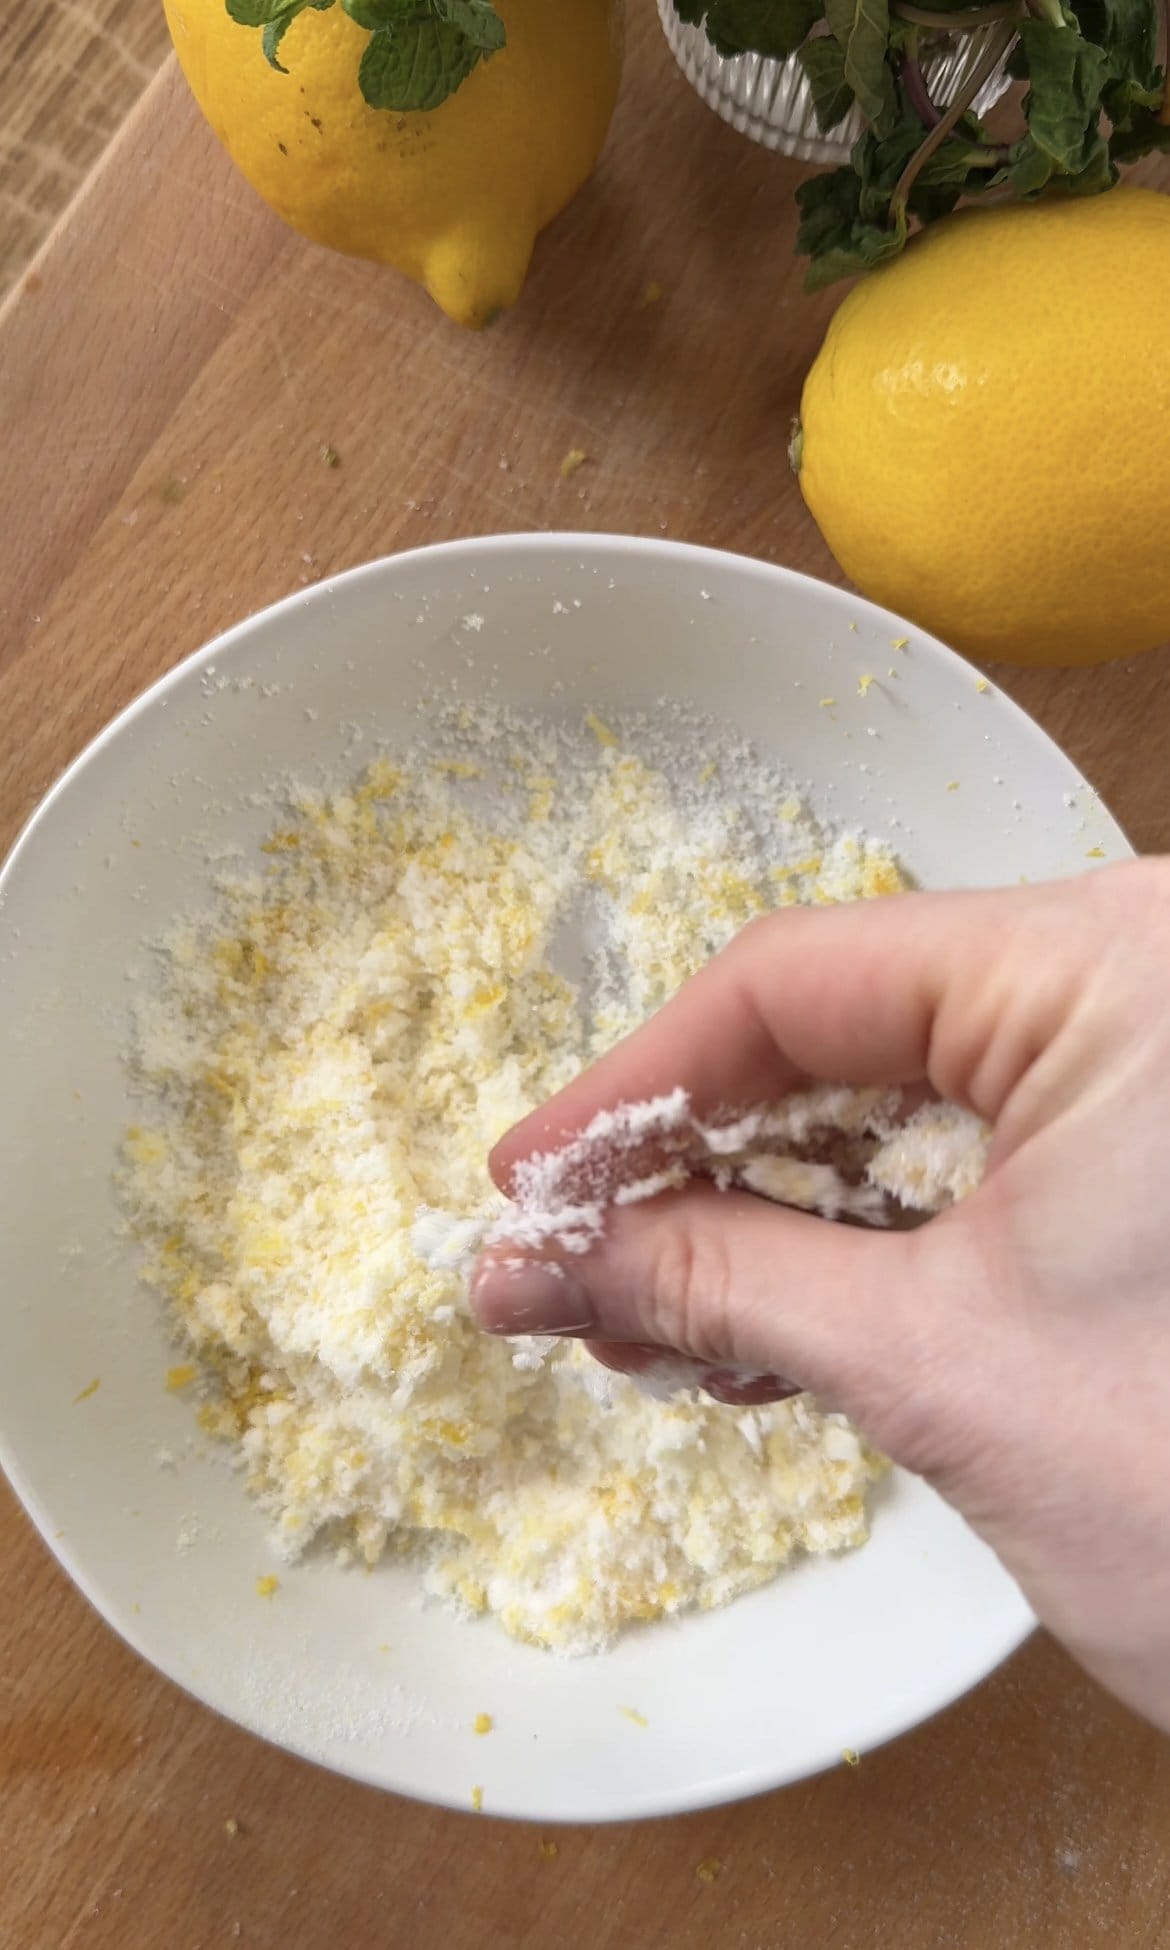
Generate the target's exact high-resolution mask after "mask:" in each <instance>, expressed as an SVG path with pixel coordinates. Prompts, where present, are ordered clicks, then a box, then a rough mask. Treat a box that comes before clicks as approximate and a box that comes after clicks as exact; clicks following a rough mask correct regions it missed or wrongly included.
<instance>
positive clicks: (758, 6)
mask: <svg viewBox="0 0 1170 1950" xmlns="http://www.w3.org/2000/svg"><path fill="white" fill-rule="evenodd" d="M677 11H678V14H679V17H680V19H683V20H687V21H690V22H691V23H692V24H693V25H695V26H697V25H698V24H699V23H700V21H703V17H704V15H705V16H706V20H705V26H706V32H707V39H708V40H709V41H710V43H711V45H712V47H713V48H714V49H715V52H716V53H717V54H723V55H726V56H735V55H737V54H762V55H763V56H765V58H766V59H768V60H771V61H783V60H786V59H787V57H788V56H789V55H790V54H794V53H795V52H796V49H797V48H798V47H799V46H800V43H801V42H802V41H803V39H804V37H805V35H806V34H807V33H808V30H809V28H810V27H811V26H812V25H813V23H814V21H817V20H819V19H820V18H821V14H822V12H823V7H822V5H821V0H702V4H699V0H692V4H691V5H689V6H688V5H686V4H685V0H684V4H683V5H682V6H679V7H678V8H677Z"/></svg>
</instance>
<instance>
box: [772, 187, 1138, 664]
mask: <svg viewBox="0 0 1170 1950" xmlns="http://www.w3.org/2000/svg"><path fill="white" fill-rule="evenodd" d="M793 458H794V462H795V463H796V465H797V466H798V468H799V474H800V485H801V489H802V492H803V494H804V498H805V500H806V502H807V503H808V506H809V508H810V509H811V510H812V513H813V515H814V517H815V519H816V521H817V524H818V526H819V528H820V529H821V532H822V534H823V535H824V537H825V540H826V541H827V542H828V544H829V547H830V548H831V549H832V551H833V553H834V555H835V556H836V557H837V560H838V562H839V563H840V564H841V567H842V568H843V569H844V570H845V572H846V574H847V575H849V576H851V577H852V579H853V581H854V582H855V583H856V584H857V586H858V588H859V589H860V590H861V591H862V592H863V593H864V594H865V595H867V596H870V597H872V598H873V599H874V600H875V601H877V602H880V603H884V604H885V605H887V606H888V607H889V608H891V609H895V610H898V611H899V612H901V614H903V615H905V616H909V617H911V618H912V619H913V620H914V621H915V622H917V623H920V624H921V625H922V626H923V627H924V628H926V629H928V630H931V631H933V632H934V633H935V634H936V635H938V636H940V637H942V638H943V639H944V640H945V641H946V642H948V643H951V644H953V645H954V646H955V648H956V649H959V650H962V651H964V652H966V654H967V655H969V656H972V657H977V658H1004V659H1007V660H1008V661H1010V662H1016V663H1048V664H1089V663H1097V662H1100V661H1103V660H1104V659H1106V658H1109V657H1125V656H1130V655H1132V654H1133V653H1134V652H1135V651H1139V650H1146V649H1149V648H1150V647H1151V646H1152V645H1154V644H1156V643H1159V642H1161V641H1162V640H1163V639H1164V638H1165V637H1168V636H1170V545H1168V542H1167V534H1168V524H1170V198H1167V197H1164V196H1158V195H1155V194H1154V193H1153V192H1151V191H1149V190H1140V189H1115V190H1110V191H1108V192H1107V193H1106V194H1105V195H1102V196H1096V197H1088V198H1084V199H1072V198H1066V199H1061V200H1055V199H1054V200H1052V201H1045V202H1041V203H1031V204H1009V205H1004V206H1002V207H999V208H995V209H983V210H979V209H975V210H967V211H963V212H961V213H959V214H958V215H956V216H954V217H949V218H946V219H945V220H943V221H942V222H940V223H936V224H932V225H931V226H930V227H929V229H927V230H926V231H925V232H924V233H923V234H922V235H921V236H920V237H919V238H917V239H916V240H915V241H914V242H913V243H912V244H911V245H910V247H909V249H908V250H907V251H906V253H905V255H904V256H903V257H901V258H898V259H895V260H894V261H893V262H892V263H891V264H890V265H889V266H888V267H887V268H884V269H880V270H877V271H875V272H873V273H872V274H871V275H870V276H869V277H867V278H866V279H864V281H863V282H862V283H860V284H858V285H857V286H855V288H854V289H853V290H852V291H851V292H850V293H849V295H848V297H847V298H846V299H845V301H844V303H843V304H842V305H841V307H840V309H839V310H838V312H837V313H836V316H835V317H834V319H833V321H832V323H831V324H830V326H829V330H828V333H827V335H826V337H825V342H824V345H823V346H822V348H821V350H820V352H819V354H818V356H817V359H816V361H815V363H814V365H813V367H812V369H811V371H810V372H809V374H808V378H807V380H806V381H805V386H804V394H803V398H802V401H801V424H800V427H799V429H798V431H797V435H796V437H795V440H794V443H793Z"/></svg>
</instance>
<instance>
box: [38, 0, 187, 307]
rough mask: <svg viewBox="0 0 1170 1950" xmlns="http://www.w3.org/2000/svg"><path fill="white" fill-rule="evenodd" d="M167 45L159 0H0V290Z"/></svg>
mask: <svg viewBox="0 0 1170 1950" xmlns="http://www.w3.org/2000/svg"><path fill="white" fill-rule="evenodd" d="M169 45H170V42H169V40H168V38H167V30H166V23H165V21H164V19H163V12H162V7H161V5H160V3H159V0H0V297H3V295H4V293H5V292H6V291H7V290H8V288H9V286H10V285H12V284H13V283H15V281H16V279H17V278H18V277H19V275H20V273H21V272H22V271H23V270H24V268H25V266H26V265H27V263H28V261H29V259H30V258H31V257H32V256H33V253H34V252H35V251H36V250H37V249H38V248H39V246H40V245H41V243H42V242H43V240H44V238H45V237H46V236H47V235H48V232H49V229H50V228H51V226H52V225H53V223H54V222H55V221H56V219H57V218H58V217H59V216H60V214H61V212H62V211H63V210H64V209H65V206H66V204H67V203H69V202H70V201H71V200H72V198H73V197H74V196H76V194H77V191H78V190H79V188H80V187H81V184H82V182H83V181H84V179H85V177H86V176H87V175H88V173H89V171H90V170H91V169H92V167H93V165H94V163H95V162H96V161H97V159H98V157H99V156H100V155H101V152H102V150H103V149H104V148H105V146H106V144H107V143H108V142H109V140H110V138H111V137H112V136H113V135H114V134H115V132H116V131H117V130H118V129H119V128H120V127H121V125H122V123H123V122H124V121H125V119H126V116H127V114H128V113H129V111H130V109H131V108H132V107H133V106H134V104H135V102H136V101H137V100H138V97H139V96H140V95H141V93H142V91H143V89H144V88H145V87H146V86H147V83H148V82H149V81H151V80H152V79H153V77H154V76H155V75H156V74H157V72H158V70H159V67H160V66H161V64H162V61H163V57H164V56H165V54H166V51H167V48H168V47H169Z"/></svg>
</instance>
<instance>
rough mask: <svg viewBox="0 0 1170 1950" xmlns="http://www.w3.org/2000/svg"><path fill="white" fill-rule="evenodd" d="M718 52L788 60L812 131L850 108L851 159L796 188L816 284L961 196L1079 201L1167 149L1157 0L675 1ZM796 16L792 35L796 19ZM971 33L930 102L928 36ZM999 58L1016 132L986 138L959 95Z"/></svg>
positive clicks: (979, 84) (801, 240)
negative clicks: (950, 95) (946, 85)
mask: <svg viewBox="0 0 1170 1950" xmlns="http://www.w3.org/2000/svg"><path fill="white" fill-rule="evenodd" d="M674 4H675V9H676V11H677V13H678V14H679V16H680V18H681V19H683V20H686V21H689V22H691V23H692V24H694V25H703V26H705V28H706V31H707V34H708V36H709V38H710V39H711V41H712V42H713V43H714V45H715V47H716V49H717V51H718V52H719V53H721V54H725V55H727V54H744V53H752V54H761V55H765V56H771V57H772V58H785V57H786V56H787V55H790V54H793V53H795V54H797V55H798V58H799V60H800V63H801V66H802V67H803V69H804V72H805V74H806V76H807V78H808V82H809V87H810V90H811V93H812V99H813V109H814V112H815V114H816V118H817V123H818V126H819V127H820V128H821V129H822V130H825V131H828V130H830V129H833V128H835V127H837V126H838V124H839V123H840V122H841V121H842V120H843V118H844V116H845V115H846V114H848V112H849V110H850V108H851V107H852V106H853V104H854V103H856V105H857V106H858V108H860V110H861V113H862V115H863V117H864V119H865V122H866V127H865V129H864V130H863V132H862V134H861V136H860V137H859V139H858V140H857V142H856V143H855V144H854V147H853V151H852V154H851V155H850V158H849V161H848V162H847V163H843V164H842V165H841V166H840V167H839V168H837V169H834V170H829V171H827V172H825V173H823V174H820V175H817V176H813V177H810V178H809V180H808V181H807V182H805V183H803V184H802V185H801V187H800V188H799V190H798V191H797V203H798V205H799V210H800V221H799V225H798V228H797V238H796V248H797V251H798V252H799V253H801V254H802V255H804V256H807V257H808V259H809V268H808V273H807V276H806V280H805V282H806V286H807V287H808V288H809V289H810V290H817V289H819V288H820V287H821V286H822V285H826V284H831V283H833V282H834V281H835V280H836V279H838V278H844V277H852V276H854V275H856V274H857V273H858V272H860V271H866V270H869V269H871V268H872V267H873V266H874V265H875V264H880V263H882V262H884V261H885V260H886V259H888V258H890V257H895V256H896V255H897V254H898V252H899V251H900V250H901V249H902V248H903V247H904V245H905V243H906V241H907V238H908V237H909V236H910V234H911V231H912V229H913V228H914V226H915V225H918V224H924V223H930V222H932V221H933V220H934V219H935V218H936V217H939V216H943V215H946V214H947V213H948V212H949V211H951V210H953V209H954V208H955V205H956V204H957V203H958V202H959V201H960V199H961V198H962V197H969V196H979V195H982V194H984V193H985V192H986V191H988V190H991V189H1007V190H1010V191H1011V192H1013V193H1014V194H1015V195H1016V196H1019V197H1024V198H1032V197H1036V196H1040V195H1042V194H1044V193H1046V192H1048V191H1051V190H1061V191H1063V192H1064V193H1065V194H1072V195H1079V196H1089V195H1095V194H1096V193H1097V192H1099V191H1101V190H1106V189H1109V188H1110V187H1111V185H1112V184H1114V183H1115V182H1116V181H1117V178H1118V173H1119V168H1120V165H1122V164H1123V163H1128V162H1132V161H1134V160H1135V159H1136V158H1137V157H1139V156H1143V155H1148V154H1149V153H1150V152H1151V151H1153V150H1165V151H1168V152H1170V94H1168V91H1167V77H1166V69H1165V67H1164V66H1162V65H1161V64H1159V61H1158V58H1157V57H1158V44H1159V24H1160V10H1161V7H1162V6H1163V5H1164V4H1165V5H1167V6H1170V0H1077V4H1076V6H1075V11H1074V9H1073V7H1072V6H1071V5H1069V4H1067V0H984V3H983V4H954V3H953V0H922V4H921V5H919V4H918V0H809V6H810V7H811V9H812V11H811V13H810V11H809V7H806V6H805V0H674ZM802 20H807V25H806V26H805V28H804V31H803V33H799V34H798V30H799V27H800V23H801V21H802ZM976 28H979V29H981V30H983V31H984V33H985V36H986V45H985V49H984V53H983V55H982V56H981V58H980V60H979V61H978V62H977V63H975V64H974V67H973V71H972V73H971V75H970V76H969V78H968V81H967V82H966V84H965V85H964V88H963V91H962V93H961V94H960V96H959V97H958V98H957V99H956V100H955V101H954V102H952V103H951V104H950V106H949V107H947V108H946V109H943V108H942V107H941V106H940V105H938V104H936V103H935V102H934V101H933V100H932V99H931V96H930V93H929V90H928V88H927V86H926V80H925V76H924V73H923V65H922V53H923V42H924V40H925V38H926V37H927V36H938V35H939V34H947V35H952V36H955V35H962V34H966V33H969V32H971V31H972V30H974V29H976ZM1005 61H1006V63H1007V66H1008V69H1009V72H1010V73H1011V74H1012V75H1013V76H1014V77H1015V78H1016V79H1017V80H1020V81H1022V82H1024V83H1026V92H1025V94H1024V97H1023V102H1022V110H1021V126H1020V128H1019V132H1018V134H1017V135H1016V137H1015V139H1014V140H1009V141H1001V140H998V139H997V138H995V137H993V136H992V135H990V134H989V132H988V131H987V129H986V128H985V126H984V124H983V122H982V120H981V119H980V118H979V117H978V116H977V115H976V114H975V113H974V112H973V109H972V106H971V105H972V103H973V102H974V100H975V97H976V96H977V95H978V94H979V93H980V91H981V89H982V88H983V87H984V85H985V83H986V82H987V81H988V80H989V79H990V78H991V76H992V74H994V73H995V72H996V71H997V70H998V69H999V68H1000V67H1001V66H1002V65H1003V64H1004V62H1005Z"/></svg>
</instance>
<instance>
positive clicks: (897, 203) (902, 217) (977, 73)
mask: <svg viewBox="0 0 1170 1950" xmlns="http://www.w3.org/2000/svg"><path fill="white" fill-rule="evenodd" d="M1017 18H1018V16H1017V15H1016V13H1015V11H1014V9H1013V13H1012V18H1011V19H1010V20H1005V21H1004V22H1003V23H1002V25H1001V26H999V27H998V28H997V29H996V30H995V32H994V33H992V34H989V35H988V39H987V46H986V47H985V48H984V50H983V56H982V59H981V60H979V61H978V62H977V63H976V65H975V68H974V70H973V72H972V74H971V75H970V76H969V78H968V80H967V82H966V84H965V85H964V86H963V87H962V88H961V89H960V90H959V92H958V94H957V95H956V96H955V99H954V101H953V102H952V103H951V105H950V107H949V108H948V109H947V111H946V113H945V115H943V116H941V117H940V119H939V120H938V121H937V122H936V123H935V126H934V127H933V129H932V130H931V131H930V134H929V135H928V136H927V138H926V140H925V141H924V142H923V143H922V144H920V146H919V147H918V148H917V149H916V150H915V152H914V154H913V155H912V156H911V158H910V160H909V162H908V163H907V164H906V167H905V169H904V170H903V171H902V174H901V176H900V177H899V178H898V181H897V183H896V184H895V186H894V194H893V196H892V197H891V198H890V218H891V226H890V227H891V228H892V229H899V230H900V229H902V227H903V226H904V224H905V221H906V207H907V204H908V203H909V200H910V192H911V190H912V189H913V188H914V185H915V183H916V182H917V181H918V177H919V174H920V172H921V171H922V170H923V169H924V168H925V167H926V164H927V163H928V162H929V161H930V158H931V157H932V156H933V155H934V153H935V151H936V149H941V148H942V145H943V143H944V142H945V141H946V139H947V137H948V135H950V133H951V130H952V129H954V128H956V127H957V126H958V124H959V123H960V122H961V121H962V119H963V117H964V115H965V114H966V113H967V110H968V109H969V108H970V106H971V103H972V102H973V101H974V100H975V97H976V95H977V94H978V93H979V90H980V89H981V88H982V87H983V85H984V83H985V82H988V81H990V80H991V77H992V75H993V74H994V73H995V70H996V69H997V68H998V66H999V64H1000V62H1001V61H1002V60H1003V58H1004V56H1005V55H1006V53H1007V52H1008V49H1009V48H1010V47H1011V45H1012V42H1013V41H1014V40H1015V38H1016V20H1017Z"/></svg>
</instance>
